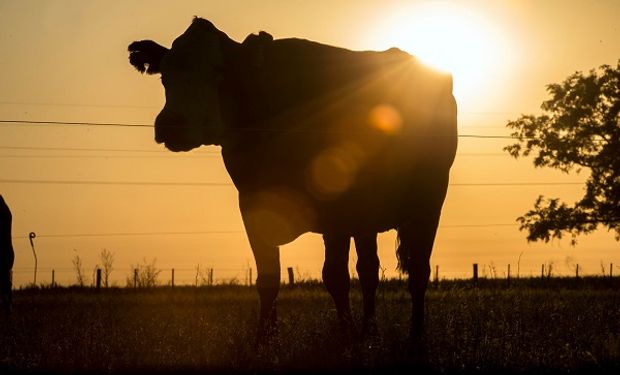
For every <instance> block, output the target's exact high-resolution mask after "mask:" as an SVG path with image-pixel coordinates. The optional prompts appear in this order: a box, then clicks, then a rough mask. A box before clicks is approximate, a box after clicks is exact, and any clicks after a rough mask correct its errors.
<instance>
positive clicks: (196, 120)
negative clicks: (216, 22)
mask: <svg viewBox="0 0 620 375" xmlns="http://www.w3.org/2000/svg"><path fill="white" fill-rule="evenodd" d="M222 38H227V37H226V34H224V33H222V32H221V31H219V30H217V29H216V28H215V26H213V24H211V23H210V22H209V21H207V20H204V19H201V18H194V21H193V22H192V24H191V25H190V27H189V28H188V29H187V30H186V31H185V33H183V34H182V35H181V36H179V37H178V38H177V39H176V40H175V41H174V42H173V43H172V48H170V49H167V48H165V47H162V46H160V45H159V44H157V43H155V42H153V41H151V40H142V41H137V42H133V43H131V44H130V45H129V48H128V49H129V62H130V63H131V65H133V66H134V67H135V68H136V69H138V71H140V72H142V73H147V74H157V73H161V81H162V84H163V85H164V88H165V91H166V104H165V105H164V108H163V109H162V110H161V112H160V113H159V115H158V116H157V119H156V120H155V141H156V142H157V143H164V144H165V145H166V147H167V148H168V149H170V150H172V151H189V150H191V149H193V148H196V147H200V146H201V145H210V144H220V137H221V134H222V132H223V130H224V124H223V121H222V115H221V113H220V98H219V96H218V85H219V82H220V81H221V79H222V77H221V74H222V69H223V64H224V58H223V52H222V42H223V41H222Z"/></svg>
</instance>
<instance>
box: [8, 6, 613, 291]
mask: <svg viewBox="0 0 620 375" xmlns="http://www.w3.org/2000/svg"><path fill="white" fill-rule="evenodd" d="M113 4H114V5H110V2H109V1H6V0H4V1H0V46H1V47H2V53H0V87H2V90H1V91H0V119H1V120H12V119H20V120H58V121H86V122H97V123H102V122H112V123H119V122H121V123H136V124H152V123H153V120H154V118H155V116H156V115H157V113H158V111H159V109H160V108H161V106H162V104H163V88H162V87H161V84H160V82H159V80H158V79H157V78H156V77H144V76H140V75H139V74H138V73H137V72H136V71H135V70H134V69H133V68H132V67H131V66H130V65H129V64H128V63H127V53H126V47H127V45H128V44H129V43H130V42H131V41H133V40H137V39H145V38H147V39H155V40H157V41H159V42H160V43H162V44H164V45H168V46H169V45H170V43H171V42H172V40H174V38H175V37H177V36H178V35H179V34H180V33H182V32H183V31H184V30H185V29H186V28H187V26H188V25H189V23H190V22H191V18H192V17H193V16H194V15H198V16H201V17H204V18H207V19H209V20H211V21H212V22H214V23H215V25H216V26H217V27H219V28H220V29H221V30H223V31H224V32H226V33H227V34H228V35H229V36H230V37H232V38H233V39H235V40H239V41H240V40H242V39H243V38H244V37H245V36H246V35H247V34H249V33H252V32H257V31H259V30H265V31H268V32H270V33H271V34H273V36H274V37H275V38H283V37H291V36H295V37H301V38H306V39H312V40H316V41H320V42H323V43H327V44H333V45H338V46H343V47H347V48H351V49H357V50H366V49H385V48H389V47H391V46H394V45H395V46H398V47H400V48H402V49H405V50H407V51H408V52H410V53H412V54H414V55H415V54H416V53H418V55H419V56H420V57H421V58H424V57H425V56H423V55H424V54H429V55H427V56H430V55H432V54H433V53H434V54H435V58H436V56H440V60H441V59H443V62H444V63H446V66H448V67H449V68H451V69H452V70H454V75H455V94H456V96H457V101H458V103H459V127H460V133H462V134H500V135H505V134H507V131H506V130H505V129H504V125H505V124H506V122H507V120H509V119H514V118H516V117H517V116H518V114H520V113H537V112H538V108H539V105H540V103H541V102H542V101H543V100H544V99H546V92H545V88H544V87H545V85H546V84H548V83H552V82H559V81H561V80H563V79H564V78H565V77H566V76H568V75H569V74H571V73H573V72H575V71H577V70H589V69H591V68H594V67H597V66H599V65H601V64H615V63H616V61H617V59H618V58H619V57H620V56H618V51H620V32H619V29H618V28H619V26H620V22H618V19H617V15H618V14H620V2H618V1H613V0H610V1H597V2H586V1H568V2H567V1H501V2H498V1H459V2H439V1H433V2H429V1H427V2H423V1H381V2H377V1H358V0H356V1H353V0H351V1H342V0H340V1H322V0H317V1H284V0H280V1H276V0H272V1H260V2H259V1H226V2H220V1H184V2H180V4H177V3H176V2H175V3H173V2H167V1H152V0H149V1H126V2H115V3H113ZM444 26H445V27H444ZM429 40H430V41H432V42H430V43H429ZM435 46H438V47H437V49H436V50H435V49H434V47H435ZM417 51H419V52H417ZM431 59H432V58H431ZM505 144H507V142H506V140H485V139H467V138H461V139H460V144H459V155H458V156H457V160H456V162H455V165H454V167H453V170H452V173H451V178H452V182H453V183H455V184H458V183H498V182H543V181H544V182H574V181H583V179H584V178H585V176H586V175H585V174H582V175H564V174H561V173H559V172H555V171H549V170H536V169H534V168H533V167H532V166H531V161H530V160H519V161H515V160H513V159H510V158H509V157H508V156H507V155H505V153H503V152H502V151H501V148H502V147H503V146H504V145H505ZM102 150H103V151H102ZM24 180H27V181H35V182H32V183H17V182H16V181H24ZM7 181H13V182H7ZM50 181H65V182H66V181H69V182H71V181H100V182H140V183H148V184H140V185H117V184H112V185H108V184H86V185H85V184H73V183H63V184H50V183H49V182H50ZM154 182H182V183H195V182H201V183H214V182H215V183H224V185H222V186H219V185H218V186H209V185H199V186H191V185H173V186H170V185H153V184H151V183H154ZM581 189H582V187H581V186H579V185H561V186H452V187H451V188H450V190H449V193H448V198H447V200H446V203H445V206H444V212H443V216H442V220H441V228H440V230H439V233H438V236H437V241H436V245H435V250H434V254H433V258H432V263H433V265H435V264H439V265H440V273H441V276H442V277H460V276H465V275H469V273H470V268H471V263H474V262H477V263H479V264H480V265H481V267H484V269H485V270H486V272H487V274H488V275H490V272H491V271H490V269H491V268H492V267H495V268H496V270H497V274H498V276H503V274H504V272H505V269H506V265H507V264H509V263H510V264H512V267H513V268H512V270H513V271H512V272H513V273H514V272H515V270H516V267H517V260H518V259H519V256H520V254H522V255H521V262H520V271H521V274H526V275H529V274H538V273H539V272H540V265H541V264H542V263H545V262H554V267H555V269H556V270H557V272H558V273H565V274H567V273H569V272H572V271H571V267H572V265H573V264H574V263H577V262H578V263H579V264H580V267H581V268H582V270H584V271H585V272H586V273H600V272H601V262H602V263H604V264H605V265H606V267H608V264H609V263H610V262H613V263H614V264H616V265H618V266H620V252H619V251H618V242H616V241H615V240H614V239H613V235H612V234H610V233H607V232H606V231H604V230H602V231H600V232H599V233H596V234H594V235H590V236H587V237H581V238H580V239H579V243H578V245H577V246H576V247H571V246H570V244H569V242H568V240H566V241H564V240H563V241H555V242H554V243H552V244H527V242H526V241H525V236H524V233H520V232H519V231H518V229H517V226H516V225H513V224H514V223H515V218H516V217H517V216H519V215H521V214H523V213H524V212H526V211H527V210H528V209H529V208H530V207H531V206H532V204H533V202H534V200H535V198H536V197H537V196H538V195H539V194H544V195H547V196H550V197H560V198H564V199H566V200H567V201H569V202H572V201H574V200H576V199H578V198H579V197H580V194H581ZM0 193H1V194H2V195H3V196H4V198H5V200H6V201H7V202H8V204H9V205H10V207H11V208H12V210H13V214H14V226H13V234H14V236H15V237H16V238H15V239H14V245H15V252H16V264H15V276H14V278H15V282H16V284H18V285H21V284H25V283H28V282H31V281H32V276H33V275H32V267H33V263H34V262H33V257H32V251H31V250H30V246H29V243H28V240H27V234H28V233H29V232H31V231H34V232H36V233H37V235H38V237H37V238H36V239H35V246H36V249H37V254H38V258H39V262H38V263H39V274H38V281H39V282H49V281H50V277H51V269H52V268H54V269H56V278H57V280H58V281H60V282H61V283H65V284H68V283H72V282H74V273H73V272H72V270H71V259H72V258H73V257H74V256H75V255H76V254H79V255H80V256H81V257H82V259H83V261H84V265H85V268H86V270H87V273H88V274H89V275H90V272H91V270H92V269H93V268H94V267H95V265H96V263H97V259H96V257H97V254H98V253H99V252H100V251H101V249H103V248H107V249H108V250H110V251H112V252H114V253H115V255H116V261H115V268H116V270H115V271H114V272H113V273H112V278H113V280H114V281H115V282H116V283H118V284H121V285H122V284H124V281H125V278H126V275H127V274H129V272H130V271H129V269H130V265H131V264H135V263H137V262H140V261H142V260H143V259H144V258H146V259H147V260H150V259H152V258H154V257H156V258H157V265H158V266H159V267H160V268H162V269H165V270H166V271H164V272H165V273H163V274H162V276H161V281H167V279H168V275H169V271H168V270H169V269H170V268H172V267H174V268H176V269H177V273H176V274H177V282H191V281H193V279H194V274H195V267H196V265H198V264H200V265H201V267H204V268H206V267H213V268H214V269H215V274H214V276H215V278H216V279H218V278H224V279H231V278H233V277H237V278H238V279H239V280H240V281H243V280H244V278H245V273H244V269H247V267H250V266H251V267H254V261H253V258H252V254H251V251H250V248H249V245H248V243H247V239H246V237H245V235H244V233H243V230H242V225H241V219H240V215H239V213H238V209H237V198H236V192H235V190H234V188H233V187H232V186H231V185H230V179H229V177H228V176H227V174H226V172H225V170H224V168H223V165H222V162H221V158H220V157H219V155H218V148H215V147H209V148H207V147H203V148H201V149H199V150H196V151H193V152H190V153H188V154H182V155H177V154H172V153H170V152H166V151H164V150H163V148H162V147H161V146H158V145H156V144H155V143H154V141H153V132H152V129H148V128H134V129H132V128H126V127H87V126H68V125H65V126H58V125H37V126H33V125H23V124H0ZM488 224H493V226H486V225H488ZM496 224H501V225H496ZM170 233H177V234H170ZM78 234H81V235H84V234H105V235H103V236H76V235H78ZM119 234H125V235H122V236H121V235H119ZM394 237H395V234H394V233H393V232H389V233H386V234H383V235H381V236H380V257H381V262H382V267H383V268H384V269H385V274H386V276H395V275H396V272H395V264H396V259H395V256H394ZM281 254H282V264H283V267H284V266H291V267H295V268H297V269H298V271H299V273H300V274H301V276H311V277H319V275H320V269H321V265H322V259H323V254H322V244H321V240H320V237H319V236H318V235H313V234H307V235H304V236H302V237H301V238H299V239H298V240H297V241H295V242H294V243H292V244H289V245H287V246H284V247H283V248H282V251H281ZM352 258H353V259H355V257H354V256H352ZM351 269H354V267H353V266H352V267H351ZM615 272H616V273H620V269H618V268H616V270H615ZM483 274H484V272H483Z"/></svg>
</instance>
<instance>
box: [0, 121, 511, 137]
mask: <svg viewBox="0 0 620 375" xmlns="http://www.w3.org/2000/svg"><path fill="white" fill-rule="evenodd" d="M0 124H26V125H74V126H102V127H103V126H110V127H126V128H131V127H135V128H153V127H154V126H153V125H150V124H129V123H111V122H110V123H107V122H82V121H35V120H0ZM230 130H231V131H233V130H234V131H240V132H256V133H259V132H282V131H283V130H284V129H276V128H234V129H230ZM286 132H288V133H349V131H344V132H341V131H336V130H334V131H330V130H322V129H321V130H314V129H286ZM431 137H434V136H431ZM458 137H459V138H482V139H515V137H512V136H508V135H482V134H459V135H458Z"/></svg>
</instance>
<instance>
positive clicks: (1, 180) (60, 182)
mask: <svg viewBox="0 0 620 375" xmlns="http://www.w3.org/2000/svg"><path fill="white" fill-rule="evenodd" d="M0 183H6V184H53V185H138V186H233V184H232V183H230V182H158V181H97V180H94V181H93V180H21V179H4V178H0ZM583 184H584V182H473V183H470V182H456V183H450V184H448V185H449V186H547V185H548V186H561V185H583Z"/></svg>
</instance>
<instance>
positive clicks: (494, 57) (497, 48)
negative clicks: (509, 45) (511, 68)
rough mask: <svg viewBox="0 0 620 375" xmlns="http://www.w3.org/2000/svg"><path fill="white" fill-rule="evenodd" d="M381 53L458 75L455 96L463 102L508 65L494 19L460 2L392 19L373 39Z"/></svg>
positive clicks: (409, 9) (410, 10)
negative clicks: (398, 52)
mask: <svg viewBox="0 0 620 375" xmlns="http://www.w3.org/2000/svg"><path fill="white" fill-rule="evenodd" d="M370 39H371V40H372V43H373V44H374V45H376V46H377V47H379V48H381V49H383V48H389V47H398V48H400V49H402V50H405V51H407V52H409V53H411V54H412V55H414V56H416V57H417V58H418V59H420V60H421V61H422V62H424V63H425V64H427V65H429V66H431V67H433V68H435V69H437V70H441V71H446V72H449V73H451V74H452V76H453V78H454V94H455V96H456V97H457V99H458V98H459V97H461V98H463V97H466V96H469V95H473V94H474V93H476V94H477V95H479V94H480V90H482V89H484V86H486V85H489V84H490V80H491V78H490V77H491V76H492V75H493V74H494V72H496V71H497V70H498V69H499V68H501V67H505V65H506V64H507V61H506V57H505V55H506V53H505V45H506V43H504V42H503V41H502V35H501V33H500V32H499V28H497V27H494V25H493V24H492V20H490V19H489V17H484V16H483V15H481V14H479V13H476V12H474V11H473V10H471V9H468V8H465V7H462V6H459V5H457V4H456V3H454V2H439V1H433V2H424V3H421V4H415V5H410V6H404V7H401V8H399V9H395V10H393V11H392V12H391V13H390V14H389V15H387V16H386V17H385V18H384V20H383V21H382V22H380V25H379V27H378V28H377V29H375V30H374V34H373V36H371V37H370Z"/></svg>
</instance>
